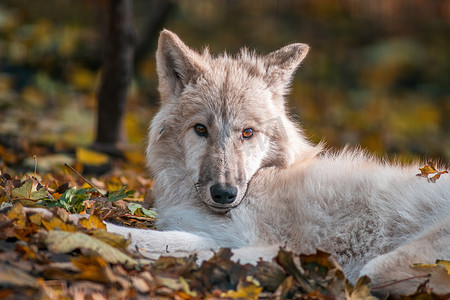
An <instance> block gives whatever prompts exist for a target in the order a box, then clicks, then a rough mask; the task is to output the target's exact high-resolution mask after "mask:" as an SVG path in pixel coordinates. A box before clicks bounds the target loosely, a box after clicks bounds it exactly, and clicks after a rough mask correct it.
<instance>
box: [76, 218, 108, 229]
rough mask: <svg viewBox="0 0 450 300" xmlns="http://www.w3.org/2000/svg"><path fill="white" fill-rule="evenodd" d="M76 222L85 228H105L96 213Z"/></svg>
mask: <svg viewBox="0 0 450 300" xmlns="http://www.w3.org/2000/svg"><path fill="white" fill-rule="evenodd" d="M78 224H80V225H81V226H83V227H84V228H87V229H97V228H100V229H105V230H106V225H105V224H104V223H103V221H102V220H100V218H99V217H97V216H96V215H91V216H90V217H89V219H81V220H80V221H79V223H78Z"/></svg>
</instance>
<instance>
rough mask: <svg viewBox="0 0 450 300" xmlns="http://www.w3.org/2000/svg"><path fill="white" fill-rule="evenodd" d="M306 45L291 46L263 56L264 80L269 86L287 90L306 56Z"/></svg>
mask: <svg viewBox="0 0 450 300" xmlns="http://www.w3.org/2000/svg"><path fill="white" fill-rule="evenodd" d="M308 51H309V46H308V45H306V44H300V43H297V44H291V45H288V46H285V47H283V48H281V49H279V50H277V51H274V52H272V53H270V54H268V55H266V56H265V62H266V66H267V68H266V71H267V74H266V76H267V77H266V78H267V80H268V81H269V83H270V84H275V85H276V86H280V87H283V89H287V87H288V86H289V85H290V82H291V80H292V76H293V75H294V72H295V70H296V69H297V68H298V66H299V65H300V63H301V62H302V61H303V59H304V58H305V57H306V54H308Z"/></svg>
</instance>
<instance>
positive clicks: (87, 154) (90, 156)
mask: <svg viewBox="0 0 450 300" xmlns="http://www.w3.org/2000/svg"><path fill="white" fill-rule="evenodd" d="M76 157H77V161H78V162H79V163H81V164H83V165H91V166H100V165H104V164H107V163H108V162H109V156H108V155H106V154H104V153H101V152H97V151H93V150H89V149H85V148H81V147H78V148H77V149H76Z"/></svg>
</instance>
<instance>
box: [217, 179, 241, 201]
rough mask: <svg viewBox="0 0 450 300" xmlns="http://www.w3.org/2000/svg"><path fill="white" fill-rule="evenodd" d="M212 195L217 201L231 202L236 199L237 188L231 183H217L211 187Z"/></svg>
mask: <svg viewBox="0 0 450 300" xmlns="http://www.w3.org/2000/svg"><path fill="white" fill-rule="evenodd" d="M210 192H211V197H212V199H213V200H214V202H216V203H220V204H230V203H232V202H233V201H234V199H236V195H237V192H238V190H237V188H236V187H235V186H232V185H229V184H220V183H216V184H214V185H213V186H211V188H210Z"/></svg>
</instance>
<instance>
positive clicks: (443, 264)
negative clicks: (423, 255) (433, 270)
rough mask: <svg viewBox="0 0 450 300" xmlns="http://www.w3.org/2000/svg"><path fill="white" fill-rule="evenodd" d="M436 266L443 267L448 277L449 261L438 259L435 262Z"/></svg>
mask: <svg viewBox="0 0 450 300" xmlns="http://www.w3.org/2000/svg"><path fill="white" fill-rule="evenodd" d="M436 264H438V265H440V266H443V267H444V269H445V271H447V274H448V275H450V261H448V260H441V259H438V260H436Z"/></svg>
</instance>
